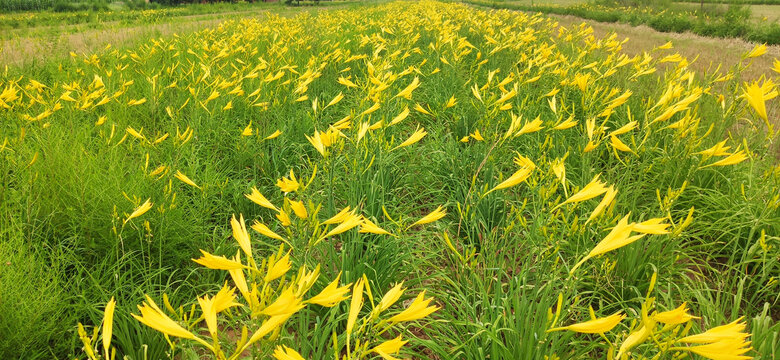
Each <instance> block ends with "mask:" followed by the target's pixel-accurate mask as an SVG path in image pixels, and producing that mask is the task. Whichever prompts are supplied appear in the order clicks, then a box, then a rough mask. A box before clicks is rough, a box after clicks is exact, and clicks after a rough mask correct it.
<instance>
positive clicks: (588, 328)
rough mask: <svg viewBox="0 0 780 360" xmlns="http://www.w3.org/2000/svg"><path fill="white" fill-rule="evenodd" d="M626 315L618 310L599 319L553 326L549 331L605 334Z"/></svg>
mask: <svg viewBox="0 0 780 360" xmlns="http://www.w3.org/2000/svg"><path fill="white" fill-rule="evenodd" d="M625 317H626V315H624V314H622V313H621V312H616V313H614V314H612V315H610V316H607V317H603V318H597V319H593V320H589V321H585V322H581V323H576V324H572V325H568V326H562V327H557V328H552V329H549V330H547V332H551V331H560V330H569V331H574V332H578V333H585V334H603V333H605V332H607V331H610V330H612V328H614V327H615V326H617V324H619V323H620V321H621V320H623V319H624V318H625Z"/></svg>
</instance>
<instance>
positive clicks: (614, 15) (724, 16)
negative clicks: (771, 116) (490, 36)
mask: <svg viewBox="0 0 780 360" xmlns="http://www.w3.org/2000/svg"><path fill="white" fill-rule="evenodd" d="M464 2H466V3H469V4H473V5H479V6H485V7H493V8H497V9H513V10H521V11H532V12H536V11H539V12H543V13H546V14H558V15H572V16H576V17H580V18H584V19H590V20H595V21H600V22H609V23H623V24H630V25H632V26H637V25H646V26H649V27H651V28H653V29H655V30H657V31H662V32H675V33H684V32H691V33H694V34H697V35H702V36H707V37H717V38H741V39H745V40H747V41H753V42H758V43H765V44H780V23H778V22H777V19H776V18H775V17H773V18H772V19H771V21H770V20H769V19H768V18H766V17H764V18H763V19H762V17H761V16H759V17H758V19H761V20H760V21H754V19H752V18H751V10H750V9H749V8H748V7H726V6H723V7H717V6H710V5H708V6H707V7H703V8H700V7H698V6H684V5H692V4H672V3H671V2H670V1H666V0H647V1H631V0H626V1H612V0H596V1H592V2H582V3H575V4H568V5H567V4H564V5H561V4H556V3H554V2H553V3H546V2H537V3H535V4H531V3H529V2H527V1H513V0H464ZM680 5H683V6H680ZM702 10H704V11H702Z"/></svg>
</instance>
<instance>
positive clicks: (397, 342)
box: [371, 335, 409, 360]
mask: <svg viewBox="0 0 780 360" xmlns="http://www.w3.org/2000/svg"><path fill="white" fill-rule="evenodd" d="M407 342H409V341H406V340H401V335H398V337H396V338H394V339H391V340H387V341H385V342H383V343H381V344H379V345H377V346H376V347H374V348H373V349H371V351H373V352H375V353H377V354H378V355H379V356H381V357H382V358H383V359H385V360H392V359H396V358H395V357H393V356H391V355H392V354H396V353H398V352H399V351H400V350H401V347H403V346H404V345H405V344H406V343H407Z"/></svg>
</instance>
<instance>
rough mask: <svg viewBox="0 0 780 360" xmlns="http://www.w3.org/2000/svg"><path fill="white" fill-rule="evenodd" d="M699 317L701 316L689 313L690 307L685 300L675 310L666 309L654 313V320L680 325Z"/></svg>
mask: <svg viewBox="0 0 780 360" xmlns="http://www.w3.org/2000/svg"><path fill="white" fill-rule="evenodd" d="M698 318H699V317H697V316H692V315H690V314H688V307H687V303H685V302H684V303H682V305H680V306H679V307H677V308H676V309H674V310H669V311H664V312H660V313H658V314H655V315H653V320H655V321H658V322H660V323H663V324H667V325H678V324H682V323H686V322H688V321H690V320H691V319H698Z"/></svg>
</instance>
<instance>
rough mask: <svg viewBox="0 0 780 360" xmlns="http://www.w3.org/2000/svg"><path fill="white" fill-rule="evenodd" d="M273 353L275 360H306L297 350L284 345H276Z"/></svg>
mask: <svg viewBox="0 0 780 360" xmlns="http://www.w3.org/2000/svg"><path fill="white" fill-rule="evenodd" d="M273 355H274V358H275V359H276V360H306V359H304V358H303V356H301V354H299V353H298V352H297V351H295V350H293V349H290V348H288V347H287V346H284V345H279V346H277V347H276V348H275V349H274V354H273Z"/></svg>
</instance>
